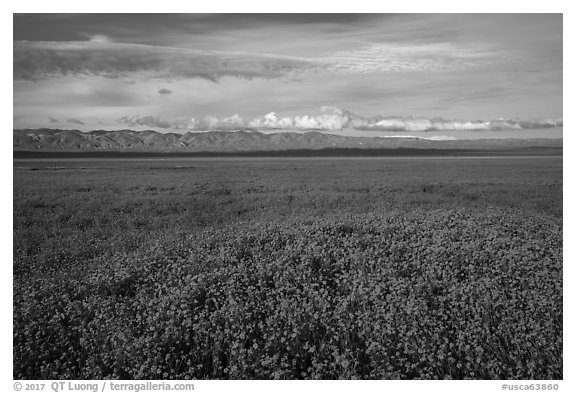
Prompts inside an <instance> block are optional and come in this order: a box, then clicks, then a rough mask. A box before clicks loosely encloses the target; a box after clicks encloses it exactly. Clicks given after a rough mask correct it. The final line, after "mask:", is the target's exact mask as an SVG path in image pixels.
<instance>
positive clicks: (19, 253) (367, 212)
mask: <svg viewBox="0 0 576 393" xmlns="http://www.w3.org/2000/svg"><path fill="white" fill-rule="evenodd" d="M13 165H14V183H13V197H14V206H13V215H14V216H13V218H14V224H13V230H14V236H13V253H14V261H13V266H14V298H13V304H14V315H13V327H14V337H13V344H14V352H13V356H14V358H13V359H14V360H13V365H14V371H13V373H14V378H15V379H24V378H27V379H56V378H62V379H103V378H112V379H114V378H120V379H156V378H157V379H203V378H207V379H225V378H231V379H251V378H256V379H334V378H345V379H353V378H360V379H416V378H420V379H445V378H448V379H466V378H469V379H562V377H563V376H562V348H563V347H562V332H563V325H562V158H561V157H548V158H546V157H530V158H522V157H508V158H497V157H496V158H495V157H493V158H479V157H476V158H465V157H460V158H362V159H354V158H342V159H331V158H318V159H312V158H309V159H305V158H291V159H289V158H287V159H279V158H269V159H265V158H261V159H256V158H244V159H241V158H229V159H216V158H212V159H209V158H206V159H201V158H189V159H160V158H156V159H149V160H146V159H132V160H122V159H109V160H107V159H92V160H82V159H67V160H58V159H53V160H14V164H13Z"/></svg>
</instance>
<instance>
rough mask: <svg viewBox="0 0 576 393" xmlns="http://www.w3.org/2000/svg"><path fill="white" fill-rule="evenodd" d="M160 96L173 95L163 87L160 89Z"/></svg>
mask: <svg viewBox="0 0 576 393" xmlns="http://www.w3.org/2000/svg"><path fill="white" fill-rule="evenodd" d="M158 94H172V90H170V89H166V88H164V87H163V88H161V89H158Z"/></svg>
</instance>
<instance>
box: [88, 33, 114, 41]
mask: <svg viewBox="0 0 576 393" xmlns="http://www.w3.org/2000/svg"><path fill="white" fill-rule="evenodd" d="M111 41H112V40H110V38H109V37H108V36H105V35H103V34H95V35H92V36H90V42H100V43H105V42H111Z"/></svg>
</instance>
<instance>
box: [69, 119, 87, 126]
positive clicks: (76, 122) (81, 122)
mask: <svg viewBox="0 0 576 393" xmlns="http://www.w3.org/2000/svg"><path fill="white" fill-rule="evenodd" d="M66 122H67V123H73V124H78V125H81V126H83V125H85V124H86V123H84V122H83V121H82V120H78V119H68V120H66Z"/></svg>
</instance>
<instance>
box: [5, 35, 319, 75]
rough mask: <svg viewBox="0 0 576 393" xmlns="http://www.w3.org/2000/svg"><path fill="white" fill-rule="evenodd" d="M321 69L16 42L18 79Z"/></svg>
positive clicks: (140, 48)
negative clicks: (61, 76)
mask: <svg viewBox="0 0 576 393" xmlns="http://www.w3.org/2000/svg"><path fill="white" fill-rule="evenodd" d="M314 66H317V64H315V63H313V62H311V61H306V60H302V59H299V58H292V57H283V56H271V55H253V54H244V53H224V52H215V51H202V50H189V49H176V48H167V47H158V46H150V45H137V44H118V43H107V42H30V41H16V42H14V68H13V69H14V79H15V80H38V79H43V78H47V77H51V76H58V75H99V76H104V77H109V78H117V77H123V76H127V75H129V74H132V73H138V72H145V73H147V74H149V76H153V77H160V78H203V79H206V80H210V81H218V80H219V79H220V78H222V77H224V76H231V77H237V78H245V79H252V78H279V77H283V76H286V75H288V74H290V73H291V72H292V71H296V70H304V69H308V68H313V67H314Z"/></svg>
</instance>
